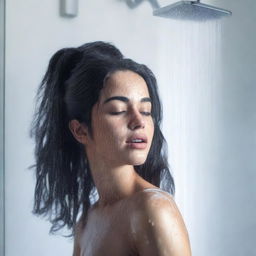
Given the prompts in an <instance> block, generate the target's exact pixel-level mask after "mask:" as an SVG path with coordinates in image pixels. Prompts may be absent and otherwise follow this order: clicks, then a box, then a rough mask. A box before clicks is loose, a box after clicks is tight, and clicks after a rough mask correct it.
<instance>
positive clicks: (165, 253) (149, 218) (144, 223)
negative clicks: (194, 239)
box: [131, 192, 191, 256]
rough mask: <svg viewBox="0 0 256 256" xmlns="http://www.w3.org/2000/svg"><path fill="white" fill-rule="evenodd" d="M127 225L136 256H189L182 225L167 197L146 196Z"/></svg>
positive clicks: (172, 202)
mask: <svg viewBox="0 0 256 256" xmlns="http://www.w3.org/2000/svg"><path fill="white" fill-rule="evenodd" d="M157 193H158V194H157ZM159 193H160V194H161V195H160V194H159ZM131 225H132V233H133V237H134V246H135V248H136V249H137V251H138V254H139V255H140V256H191V249H190V243H189V237H188V233H187V230H186V227H185V224H184V221H183V219H182V216H181V214H180V212H179V210H178V208H177V206H176V203H175V201H174V200H173V198H172V197H171V196H170V195H168V194H166V193H164V192H154V194H153V193H151V195H149V196H147V198H146V199H145V200H144V201H143V205H142V206H140V207H139V209H138V210H137V211H136V213H135V215H134V216H133V218H132V222H131Z"/></svg>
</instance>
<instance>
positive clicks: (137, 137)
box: [126, 134, 148, 144]
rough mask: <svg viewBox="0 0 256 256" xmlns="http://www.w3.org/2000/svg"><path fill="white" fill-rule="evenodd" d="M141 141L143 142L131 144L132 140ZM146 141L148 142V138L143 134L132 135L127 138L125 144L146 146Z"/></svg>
mask: <svg viewBox="0 0 256 256" xmlns="http://www.w3.org/2000/svg"><path fill="white" fill-rule="evenodd" d="M135 139H137V140H142V141H143V142H141V143H133V142H132V140H135ZM147 141H148V138H147V136H146V135H144V134H134V135H132V136H131V137H129V138H128V139H127V141H126V143H129V144H147Z"/></svg>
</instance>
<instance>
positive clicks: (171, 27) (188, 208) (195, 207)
mask: <svg viewBox="0 0 256 256" xmlns="http://www.w3.org/2000/svg"><path fill="white" fill-rule="evenodd" d="M165 22H166V20H165ZM167 31H168V32H167ZM159 33H160V34H159V37H161V39H160V40H161V42H160V45H159V48H160V49H161V50H159V51H160V52H159V55H158V56H159V58H160V59H159V60H158V63H160V64H159V65H161V66H160V70H161V72H163V73H161V74H159V78H160V80H159V84H160V88H164V89H162V90H160V95H161V98H162V99H163V109H164V117H163V131H164V135H165V137H166V139H167V143H168V149H169V162H170V166H171V170H172V173H173V175H174V179H175V184H176V201H177V203H178V205H179V207H180V209H181V212H182V214H183V216H184V219H185V222H186V224H187V228H188V230H189V231H190V239H191V240H192V243H193V242H195V243H196V242H197V241H196V240H197V239H199V238H200V237H202V236H204V232H206V229H205V228H202V229H200V228H201V227H200V225H201V224H202V223H205V222H207V218H208V216H209V213H210V211H211V210H212V209H211V203H212V202H213V200H216V198H215V196H214V189H216V185H217V184H215V182H214V168H215V165H216V163H217V161H218V160H217V159H218V153H217V151H218V124H219V121H218V104H217V102H218V101H217V98H218V93H219V85H220V81H221V44H220V43H221V40H220V39H221V21H219V20H217V21H216V20H212V21H207V22H185V21H174V20H171V21H170V22H169V23H168V24H163V30H162V31H159ZM205 198H207V200H205ZM199 222H201V224H200V223H199ZM195 230H197V234H195ZM198 234H200V235H198Z"/></svg>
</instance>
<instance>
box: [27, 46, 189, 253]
mask: <svg viewBox="0 0 256 256" xmlns="http://www.w3.org/2000/svg"><path fill="white" fill-rule="evenodd" d="M37 100H38V108H37V111H36V113H35V117H34V121H33V125H32V130H31V132H32V135H34V137H35V141H36V148H35V158H36V164H35V165H34V166H35V170H36V178H37V180H36V189H35V201H34V209H33V213H35V214H46V213H49V212H50V213H51V216H54V218H53V219H52V218H51V219H50V221H51V223H52V224H53V226H52V228H51V230H50V232H54V231H57V230H58V229H60V228H62V227H64V226H65V225H67V227H68V228H71V229H72V234H71V235H72V236H74V238H75V239H74V252H73V256H80V255H81V256H94V255H95V256H101V255H109V256H115V255H118V256H121V255H124V256H125V255H127V256H128V255H130V256H131V255H146V256H151V255H152V256H160V255H161V256H162V255H168V256H188V255H191V252H190V245H189V238H188V234H187V231H186V227H185V224H184V222H183V219H182V216H181V214H180V213H179V210H178V208H177V206H176V204H175V202H174V199H173V197H172V195H173V194H174V182H173V178H172V176H171V174H170V172H169V168H168V162H167V157H166V151H164V146H165V139H164V137H163V135H162V132H161V130H160V123H161V119H162V109H161V103H160V100H159V96H158V91H157V84H156V79H155V77H154V75H153V74H152V72H151V71H150V70H149V69H148V68H147V67H146V66H145V65H141V64H138V63H136V62H134V61H132V60H130V59H126V58H124V57H123V55H122V54H121V52H120V51H119V50H118V49H117V48H116V47H114V46H113V45H111V44H109V43H105V42H100V41H98V42H92V43H87V44H84V45H82V46H80V47H77V48H65V49H62V50H59V51H58V52H56V53H55V54H54V56H53V57H52V58H51V60H50V63H49V67H48V70H47V72H46V74H45V76H44V79H43V81H42V83H41V85H40V87H39V90H38V95H37ZM160 183H161V187H162V188H163V190H162V189H160V188H159V187H160ZM96 189H97V192H98V195H99V199H98V200H97V201H96V202H95V203H94V204H92V203H91V201H92V200H91V199H93V195H94V194H95V191H96ZM164 190H165V191H164ZM168 192H169V193H168ZM53 209H54V210H53ZM52 211H54V214H52ZM80 212H81V216H80V217H79V218H78V214H79V213H80Z"/></svg>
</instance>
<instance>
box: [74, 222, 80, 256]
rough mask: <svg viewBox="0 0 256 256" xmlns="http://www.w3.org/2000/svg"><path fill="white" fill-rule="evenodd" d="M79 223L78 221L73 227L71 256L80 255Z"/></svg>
mask: <svg viewBox="0 0 256 256" xmlns="http://www.w3.org/2000/svg"><path fill="white" fill-rule="evenodd" d="M80 225H81V224H80V223H79V222H78V223H77V225H76V228H75V236H74V247H73V255H72V256H80V253H81V249H80V245H79V240H80V233H81V230H80V229H81V227H80Z"/></svg>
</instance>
